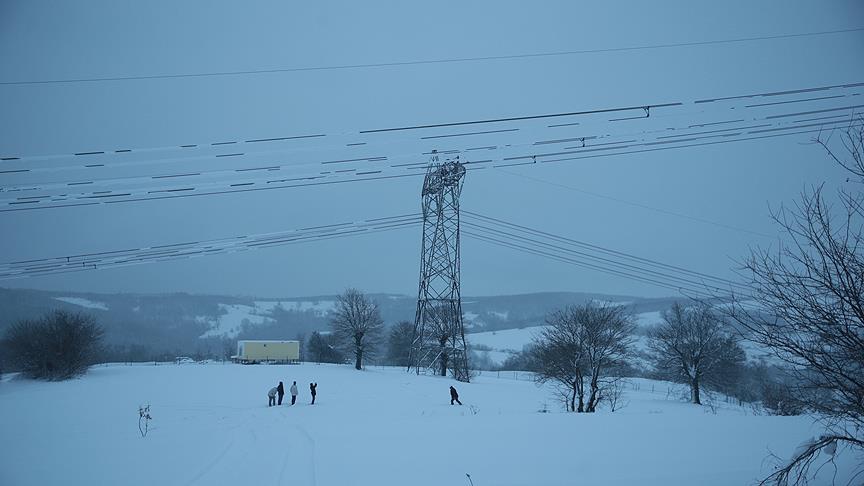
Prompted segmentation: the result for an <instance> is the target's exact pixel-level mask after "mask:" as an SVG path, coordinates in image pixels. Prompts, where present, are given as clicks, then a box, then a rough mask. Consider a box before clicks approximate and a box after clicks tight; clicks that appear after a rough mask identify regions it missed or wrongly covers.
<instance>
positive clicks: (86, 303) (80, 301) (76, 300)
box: [54, 297, 108, 310]
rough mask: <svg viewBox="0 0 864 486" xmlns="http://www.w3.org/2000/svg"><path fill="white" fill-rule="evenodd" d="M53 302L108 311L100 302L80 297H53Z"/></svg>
mask: <svg viewBox="0 0 864 486" xmlns="http://www.w3.org/2000/svg"><path fill="white" fill-rule="evenodd" d="M54 300H59V301H60V302H66V303H67V304H72V305H78V306H81V307H85V308H87V309H99V310H108V306H107V305H105V304H103V303H102V302H93V301H92V300H88V299H84V298H81V297H54Z"/></svg>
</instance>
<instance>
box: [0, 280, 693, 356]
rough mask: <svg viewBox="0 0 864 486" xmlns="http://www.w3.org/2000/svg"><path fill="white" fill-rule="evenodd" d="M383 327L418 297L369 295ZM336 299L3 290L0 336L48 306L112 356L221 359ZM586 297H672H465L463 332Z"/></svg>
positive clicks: (541, 315) (511, 324)
mask: <svg viewBox="0 0 864 486" xmlns="http://www.w3.org/2000/svg"><path fill="white" fill-rule="evenodd" d="M370 296H371V297H372V298H373V299H374V300H375V301H376V302H378V305H379V306H380V309H381V316H382V318H383V319H384V322H385V325H387V326H389V325H392V324H394V323H396V322H399V321H402V320H407V321H413V320H414V313H415V308H416V304H417V300H416V297H412V296H407V295H394V294H370ZM335 299H336V296H335V295H319V296H311V297H286V298H280V299H271V298H266V299H265V298H256V297H237V296H225V295H193V294H186V293H178V294H98V293H84V292H58V291H42V290H23V289H3V288H0V309H2V313H0V333H2V332H3V331H5V329H6V328H8V327H9V326H10V325H12V324H13V323H15V322H17V321H19V320H21V319H31V318H35V317H38V316H40V315H42V314H44V313H45V312H47V311H49V310H52V309H64V310H69V311H74V312H85V313H88V314H91V315H93V316H94V317H95V318H96V320H97V321H98V322H99V323H100V324H101V325H102V326H103V327H104V328H105V331H106V335H105V342H106V345H107V346H108V349H109V351H111V352H110V353H109V357H110V358H111V359H114V360H143V359H150V358H151V357H154V356H164V357H171V356H178V355H197V356H200V357H223V356H225V355H227V354H230V353H231V352H232V351H233V350H234V343H235V342H236V340H237V339H296V338H298V337H303V336H308V334H310V333H311V332H313V331H325V330H328V329H329V317H328V314H329V313H330V311H331V310H332V309H333V307H334V305H335ZM589 300H595V301H603V302H615V303H620V304H621V305H626V306H627V308H628V309H630V310H631V311H632V312H633V313H634V314H643V313H648V312H657V311H660V310H663V309H666V308H668V307H669V306H670V305H671V304H672V302H674V301H675V300H680V299H675V298H650V299H647V298H640V297H632V296H620V295H605V294H594V293H581V292H544V293H536V294H522V295H502V296H481V297H464V298H463V300H462V310H463V314H464V319H465V326H466V331H468V332H469V333H470V332H475V333H476V332H489V331H499V330H507V329H518V328H525V327H533V326H538V325H542V324H543V323H544V319H545V316H546V314H548V313H549V312H551V311H553V310H555V309H558V308H561V307H563V306H565V305H568V304H580V303H583V302H586V301H589Z"/></svg>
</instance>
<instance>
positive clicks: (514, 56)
mask: <svg viewBox="0 0 864 486" xmlns="http://www.w3.org/2000/svg"><path fill="white" fill-rule="evenodd" d="M862 30H864V27H858V28H852V29H838V30H826V31H819V32H802V33H794V34H778V35H763V36H752V37H739V38H732V39H710V40H704V41H692V42H676V43H665V44H648V45H636V46H624V47H610V48H601V49H582V50H571V51H556V52H538V53H526V54H510V55H501V56H476V57H456V58H441V59H420V60H411V61H393V62H379V63H365V64H341V65H330V66H305V67H293V68H276V69H255V70H243V71H216V72H198V73H178V74H154V75H141V76H106V77H89V78H69V79H48V80H20V81H3V82H0V85H5V86H22V85H46V84H70V83H93V82H111V81H115V82H116V81H143V80H152V79H181V78H205V77H222V76H250V75H261V74H277V73H296V72H309V71H333V70H350V69H371V68H385V67H401V66H418V65H425V64H452V63H468V62H487V61H503V60H513V59H532V58H546V57H559V56H573V55H581V54H599V53H611V52H627V51H643V50H653V49H671V48H678V47H697V46H708V45H719V44H736V43H744V42H760V41H769V40H779V39H793V38H803V37H816V36H826V35H837V34H846V33H852V32H859V31H862Z"/></svg>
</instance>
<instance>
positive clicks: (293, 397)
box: [290, 381, 297, 405]
mask: <svg viewBox="0 0 864 486" xmlns="http://www.w3.org/2000/svg"><path fill="white" fill-rule="evenodd" d="M290 391H291V405H294V404H295V403H297V382H296V381H295V382H294V383H293V384H292V385H291V389H290Z"/></svg>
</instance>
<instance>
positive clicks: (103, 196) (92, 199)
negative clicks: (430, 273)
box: [0, 121, 858, 212]
mask: <svg viewBox="0 0 864 486" xmlns="http://www.w3.org/2000/svg"><path fill="white" fill-rule="evenodd" d="M843 123H848V122H845V121H844V122H843ZM829 124H830V122H829ZM824 125H825V124H818V126H819V127H820V128H818V129H811V130H799V131H794V132H783V133H773V134H770V135H759V136H753V137H738V138H728V139H727V140H720V141H711V142H698V143H692V144H685V143H680V142H685V141H687V140H689V139H684V140H677V141H670V144H669V145H666V146H662V147H655V148H648V149H639V150H623V151H617V152H608V153H589V154H586V155H574V156H572V157H560V158H555V159H543V157H549V156H553V155H554V156H557V155H559V154H582V153H585V152H590V151H591V150H593V149H591V148H590V147H589V148H586V149H585V150H574V151H569V152H559V153H549V154H540V155H523V156H519V157H506V158H499V159H485V160H481V161H469V162H467V163H466V165H469V164H474V165H473V166H469V167H468V170H476V169H482V168H485V167H483V166H482V165H483V164H491V163H492V162H495V161H496V160H507V161H509V160H517V159H529V160H527V161H525V162H514V163H505V164H497V165H495V164H491V165H488V166H486V167H493V168H501V167H512V166H519V165H533V164H537V163H552V162H565V161H573V160H581V159H589V158H597V157H611V156H616V155H628V154H636V153H643V152H655V151H661V150H671V149H679V148H690V147H699V146H706V145H715V144H721V143H731V142H739V141H748V140H759V139H768V138H776V137H783V136H789V135H799V134H807V133H817V132H820V131H822V127H824ZM802 126H803V125H802ZM849 126H850V127H855V126H858V125H857V124H850V125H849ZM791 128H799V127H791ZM732 135H734V136H738V135H741V134H739V133H735V134H732ZM648 144H650V143H642V144H636V145H624V146H621V147H607V148H606V149H608V150H620V149H621V148H629V147H632V146H642V145H648ZM675 144H677V145H675ZM538 158H540V160H538ZM410 165H415V164H410ZM422 167H423V164H421V163H417V164H416V167H412V168H414V169H419V168H422ZM393 168H395V167H391V168H386V169H385V168H382V169H381V170H375V171H371V172H355V173H354V175H355V176H360V177H355V178H352V179H337V177H345V176H343V175H337V174H330V175H327V176H323V175H314V176H304V177H295V178H288V179H281V180H275V181H267V182H266V183H265V184H264V185H259V186H257V187H248V186H252V185H255V184H258V183H257V182H248V181H246V182H243V183H232V184H229V185H228V187H223V188H219V189H216V190H206V191H201V192H195V191H196V190H197V188H196V187H195V186H184V187H177V188H173V189H161V190H149V189H143V190H138V191H126V192H113V191H107V192H106V191H100V193H99V194H90V195H85V196H78V197H76V198H75V199H73V200H72V201H70V200H69V199H68V197H66V195H61V196H59V199H58V196H47V195H45V196H26V197H23V198H19V200H16V201H13V202H10V203H7V207H6V208H3V209H0V212H15V211H32V210H39V209H55V208H68V207H77V206H94V205H99V204H121V203H132V202H141V201H152V200H164V199H178V198H187V197H201V196H213V195H224V194H233V193H241V192H257V191H267V190H275V189H287V188H295V187H310V186H323V185H335V184H345V183H350V182H361V181H373V180H385V179H399V178H405V177H415V176H421V175H423V174H422V173H421V172H413V173H407V174H405V173H403V174H395V175H383V174H386V173H389V172H392V169H393ZM378 174H381V175H378ZM321 179H324V180H321ZM271 183H272V184H273V185H269V184H271ZM151 189H152V188H151ZM133 193H134V194H133ZM52 198H53V199H52ZM112 198H120V199H112ZM123 198H125V199H123ZM56 202H59V203H61V204H53V203H56ZM9 206H12V207H9Z"/></svg>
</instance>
